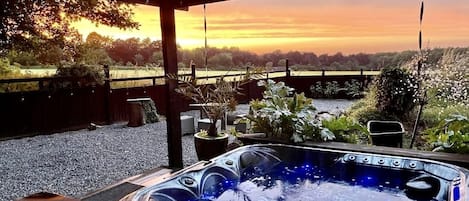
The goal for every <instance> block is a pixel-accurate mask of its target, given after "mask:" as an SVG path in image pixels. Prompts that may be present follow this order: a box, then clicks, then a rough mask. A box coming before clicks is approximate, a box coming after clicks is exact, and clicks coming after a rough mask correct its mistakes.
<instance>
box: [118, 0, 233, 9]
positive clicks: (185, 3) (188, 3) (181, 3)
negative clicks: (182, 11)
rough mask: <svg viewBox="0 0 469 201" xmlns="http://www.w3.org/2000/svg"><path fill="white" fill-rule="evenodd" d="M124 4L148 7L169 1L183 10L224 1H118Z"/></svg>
mask: <svg viewBox="0 0 469 201" xmlns="http://www.w3.org/2000/svg"><path fill="white" fill-rule="evenodd" d="M118 1H122V2H125V3H136V4H145V5H150V6H160V2H161V1H171V2H172V3H174V8H185V7H189V6H197V5H202V4H207V3H214V2H219V1H226V0H118Z"/></svg>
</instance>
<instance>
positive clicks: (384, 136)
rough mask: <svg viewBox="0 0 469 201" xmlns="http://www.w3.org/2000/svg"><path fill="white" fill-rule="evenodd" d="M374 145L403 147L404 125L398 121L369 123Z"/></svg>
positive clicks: (373, 121)
mask: <svg viewBox="0 0 469 201" xmlns="http://www.w3.org/2000/svg"><path fill="white" fill-rule="evenodd" d="M367 128H368V132H370V135H371V140H372V141H373V145H377V146H386V147H400V148H402V135H403V134H404V132H405V131H404V126H403V125H402V123H400V122H398V121H375V120H371V121H368V123H367Z"/></svg>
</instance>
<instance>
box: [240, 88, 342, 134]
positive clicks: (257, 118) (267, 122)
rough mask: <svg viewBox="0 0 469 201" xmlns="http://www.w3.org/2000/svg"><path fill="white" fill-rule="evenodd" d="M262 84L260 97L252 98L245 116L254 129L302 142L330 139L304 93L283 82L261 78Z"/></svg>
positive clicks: (310, 101)
mask: <svg viewBox="0 0 469 201" xmlns="http://www.w3.org/2000/svg"><path fill="white" fill-rule="evenodd" d="M258 85H259V86H265V91H264V93H263V99H262V100H255V101H251V103H250V106H251V109H250V112H249V115H248V116H247V118H248V119H249V120H251V122H252V123H253V125H252V126H253V131H254V132H263V133H265V134H266V135H267V136H268V137H272V138H279V139H283V140H291V141H293V142H295V143H296V142H303V141H304V140H305V139H312V140H315V141H322V140H332V139H334V135H333V134H332V133H330V132H328V131H327V130H321V129H322V128H321V124H320V122H319V120H317V119H315V114H314V111H315V110H316V108H315V107H314V106H313V104H312V102H313V100H312V99H310V98H306V97H305V95H304V94H303V93H301V94H297V93H293V91H294V89H293V88H291V87H288V86H285V83H283V82H279V83H275V82H274V81H272V80H268V81H267V82H265V81H260V82H259V83H258Z"/></svg>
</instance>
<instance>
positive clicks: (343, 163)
mask: <svg viewBox="0 0 469 201" xmlns="http://www.w3.org/2000/svg"><path fill="white" fill-rule="evenodd" d="M468 175H469V174H468V171H467V170H465V169H463V168H459V167H457V166H454V165H450V164H445V163H440V162H436V161H429V160H421V159H414V158H402V157H396V156H386V155H376V154H365V153H354V152H343V151H337V150H328V149H317V148H305V147H296V146H288V145H251V146H245V147H241V148H238V149H236V150H233V151H231V152H228V153H226V154H223V155H221V156H219V157H217V158H214V159H212V160H210V161H208V162H203V163H199V164H196V165H194V166H191V167H189V168H186V169H184V170H181V171H179V172H178V173H176V174H174V175H173V176H171V177H169V178H167V179H165V180H164V181H162V182H160V183H157V184H155V185H152V186H148V187H145V188H142V189H140V190H139V191H137V192H135V193H133V194H131V195H129V196H127V197H126V198H124V199H123V200H126V201H130V200H132V201H174V200H181V201H182V200H183V201H195V200H242V201H248V200H251V201H261V200H265V201H270V200H276V201H278V200H282V201H283V200H302V201H307V200H321V201H323V200H332V201H335V200H341V201H342V200H343V201H355V200H357V201H365V200H376V201H393V200H451V201H459V200H460V201H466V200H469V198H468V196H467V192H468V190H469V187H468V184H467V182H466V181H467V179H468Z"/></svg>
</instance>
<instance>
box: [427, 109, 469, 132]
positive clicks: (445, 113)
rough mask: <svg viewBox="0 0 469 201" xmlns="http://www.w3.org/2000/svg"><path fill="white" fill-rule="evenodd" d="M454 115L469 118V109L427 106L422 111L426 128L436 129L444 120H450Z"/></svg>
mask: <svg viewBox="0 0 469 201" xmlns="http://www.w3.org/2000/svg"><path fill="white" fill-rule="evenodd" d="M452 114H459V115H463V116H466V117H468V116H469V108H468V107H466V106H463V105H459V104H454V105H447V106H441V105H427V106H426V107H425V108H424V110H423V111H422V118H421V121H422V122H423V123H424V124H425V126H426V127H435V126H437V125H438V123H439V122H440V121H442V120H444V119H447V118H450V116H451V115H452Z"/></svg>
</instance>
